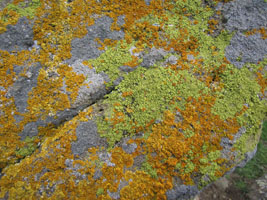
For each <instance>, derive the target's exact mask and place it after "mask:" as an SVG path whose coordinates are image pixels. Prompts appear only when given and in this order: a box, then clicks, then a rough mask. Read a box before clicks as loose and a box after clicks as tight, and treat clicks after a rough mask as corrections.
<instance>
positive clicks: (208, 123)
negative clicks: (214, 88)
mask: <svg viewBox="0 0 267 200" xmlns="http://www.w3.org/2000/svg"><path fill="white" fill-rule="evenodd" d="M187 101H188V103H187V104H186V109H185V110H180V109H179V108H177V109H176V110H174V111H166V113H165V115H164V116H165V118H164V121H163V122H162V123H160V124H156V125H154V126H153V131H152V133H151V134H150V136H149V138H148V139H147V140H146V141H144V143H145V144H146V145H145V146H146V148H147V154H148V155H149V162H150V163H151V165H152V166H153V167H154V168H155V169H156V170H157V173H158V174H159V175H168V176H170V177H173V176H178V177H180V178H181V179H182V180H184V181H185V182H186V183H190V184H193V179H194V174H195V172H199V168H200V167H201V163H200V160H201V159H202V158H204V157H205V156H206V154H207V152H213V151H216V150H220V149H221V148H222V147H221V146H220V141H221V138H222V137H228V138H229V139H232V135H233V134H234V133H236V132H237V131H238V129H239V128H240V126H239V125H238V123H237V121H236V119H235V118H233V119H228V120H227V121H223V120H221V119H220V118H219V116H216V115H215V116H214V115H213V114H211V107H212V106H213V104H214V102H215V97H211V96H204V95H203V96H202V97H199V98H198V99H194V98H188V99H187ZM177 111H178V112H180V113H181V115H182V116H183V118H184V120H183V121H181V122H176V121H175V113H176V112H177ZM188 130H189V131H191V132H193V133H194V134H193V135H186V132H187V131H188ZM204 146H206V149H205V150H203V147H204ZM152 152H155V153H156V155H154V156H152ZM190 155H191V156H190ZM188 156H189V157H188ZM189 162H190V163H193V165H194V168H193V169H192V170H191V171H190V172H187V171H186V169H188V166H187V165H188V163H189ZM215 162H218V163H220V170H219V171H220V172H221V173H223V172H225V171H227V169H226V167H225V166H226V163H225V162H226V160H222V159H218V160H217V161H215ZM178 163H180V164H181V167H180V168H179V170H177V169H176V168H175V166H176V164H178ZM207 165H209V164H207ZM219 171H218V172H219Z"/></svg>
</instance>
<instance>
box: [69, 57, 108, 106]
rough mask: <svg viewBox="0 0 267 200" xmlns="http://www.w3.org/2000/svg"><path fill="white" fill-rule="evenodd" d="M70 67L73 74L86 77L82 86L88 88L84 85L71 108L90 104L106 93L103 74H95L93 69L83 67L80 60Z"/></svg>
mask: <svg viewBox="0 0 267 200" xmlns="http://www.w3.org/2000/svg"><path fill="white" fill-rule="evenodd" d="M71 67H72V68H73V71H74V72H76V73H77V74H83V75H84V76H85V77H86V80H85V81H84V84H87V85H88V86H89V87H87V86H86V85H84V86H82V87H81V88H80V89H79V91H78V96H77V99H76V101H75V103H74V105H72V107H78V106H82V105H89V104H92V103H93V102H95V101H96V100H98V99H100V98H102V97H103V96H104V95H105V94H106V93H107V90H106V89H105V85H104V82H105V77H103V74H98V73H96V71H95V69H94V68H93V69H90V68H89V67H88V66H85V65H83V64H82V63H81V61H80V60H77V61H76V62H75V63H73V64H72V65H71Z"/></svg>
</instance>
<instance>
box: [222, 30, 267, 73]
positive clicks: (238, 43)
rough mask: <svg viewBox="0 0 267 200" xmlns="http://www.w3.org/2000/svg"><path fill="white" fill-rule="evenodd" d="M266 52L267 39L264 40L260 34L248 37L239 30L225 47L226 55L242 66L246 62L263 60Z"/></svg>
mask: <svg viewBox="0 0 267 200" xmlns="http://www.w3.org/2000/svg"><path fill="white" fill-rule="evenodd" d="M266 52H267V40H263V39H262V37H261V35H260V34H254V35H250V36H248V37H247V36H245V35H244V34H242V33H239V32H237V33H236V34H235V35H234V36H233V37H232V39H231V43H230V45H229V46H227V47H226V49H225V56H226V58H227V59H228V60H229V61H230V62H231V63H232V64H234V65H235V66H236V67H238V68H242V66H243V65H244V64H245V63H255V64H256V63H257V62H258V61H262V60H263V58H264V56H266Z"/></svg>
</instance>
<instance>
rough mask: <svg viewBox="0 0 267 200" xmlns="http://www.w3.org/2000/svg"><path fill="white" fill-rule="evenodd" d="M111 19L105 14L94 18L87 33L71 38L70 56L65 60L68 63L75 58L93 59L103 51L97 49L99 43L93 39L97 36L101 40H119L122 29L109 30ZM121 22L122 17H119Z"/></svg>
mask: <svg viewBox="0 0 267 200" xmlns="http://www.w3.org/2000/svg"><path fill="white" fill-rule="evenodd" d="M112 22H113V19H112V18H110V17H107V16H104V17H101V18H98V19H96V21H95V24H94V25H92V26H89V27H88V28H87V31H88V33H87V34H86V35H85V36H84V37H83V38H75V39H73V40H72V43H71V45H72V50H71V54H72V57H71V58H70V59H69V60H67V61H66V62H68V63H69V64H72V63H74V62H75V61H76V60H78V59H81V60H88V59H95V58H97V57H98V56H100V54H101V53H103V52H104V51H102V50H99V49H98V47H100V45H99V44H98V43H97V42H96V41H95V39H96V38H99V39H100V40H101V41H104V39H106V38H109V39H113V40H120V39H122V38H123V37H124V32H123V31H111V30H110V26H111V23H112ZM120 22H122V19H120Z"/></svg>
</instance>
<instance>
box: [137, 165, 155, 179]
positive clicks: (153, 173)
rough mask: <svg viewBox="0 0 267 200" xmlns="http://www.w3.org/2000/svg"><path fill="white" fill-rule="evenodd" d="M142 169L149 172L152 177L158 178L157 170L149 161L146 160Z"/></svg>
mask: <svg viewBox="0 0 267 200" xmlns="http://www.w3.org/2000/svg"><path fill="white" fill-rule="evenodd" d="M141 169H142V170H143V171H145V172H146V173H147V174H149V175H150V176H151V177H152V178H158V174H157V171H156V170H155V169H154V168H153V167H152V166H151V165H150V164H149V163H148V162H144V163H143V164H142V167H141Z"/></svg>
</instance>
